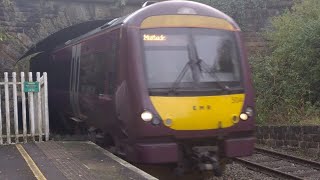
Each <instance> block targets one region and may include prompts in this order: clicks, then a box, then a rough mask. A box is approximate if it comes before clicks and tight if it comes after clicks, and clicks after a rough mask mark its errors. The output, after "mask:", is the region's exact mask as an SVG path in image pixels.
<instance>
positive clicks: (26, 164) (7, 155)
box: [0, 141, 156, 180]
mask: <svg viewBox="0 0 320 180" xmlns="http://www.w3.org/2000/svg"><path fill="white" fill-rule="evenodd" d="M0 179H1V180H24V179H26V180H29V179H30V180H45V179H53V180H68V179H69V180H83V179H85V180H100V179H101V180H102V179H103V180H109V179H110V180H114V179H115V180H127V179H130V180H144V179H156V178H155V177H153V176H151V175H149V174H147V173H146V172H144V171H142V170H140V169H138V168H136V167H134V166H133V165H131V164H129V163H127V162H126V161H124V160H122V159H120V158H118V157H117V156H115V155H113V154H111V153H110V152H108V151H107V150H105V149H102V148H101V147H99V146H97V145H96V144H94V143H92V142H88V141H85V142H84V141H49V142H42V143H29V144H17V145H7V146H0Z"/></svg>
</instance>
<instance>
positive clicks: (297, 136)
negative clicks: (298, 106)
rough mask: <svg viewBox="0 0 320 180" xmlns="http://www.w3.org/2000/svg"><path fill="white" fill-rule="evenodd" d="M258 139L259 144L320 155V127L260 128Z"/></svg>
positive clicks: (257, 131)
mask: <svg viewBox="0 0 320 180" xmlns="http://www.w3.org/2000/svg"><path fill="white" fill-rule="evenodd" d="M256 137H257V143H258V144H263V145H267V146H270V147H284V146H286V147H293V148H298V149H303V150H308V151H309V152H312V153H317V154H320V126H258V127H257V129H256Z"/></svg>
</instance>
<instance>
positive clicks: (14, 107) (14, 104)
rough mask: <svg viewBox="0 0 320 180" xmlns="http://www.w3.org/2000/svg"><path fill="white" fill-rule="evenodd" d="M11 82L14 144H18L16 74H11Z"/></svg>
mask: <svg viewBox="0 0 320 180" xmlns="http://www.w3.org/2000/svg"><path fill="white" fill-rule="evenodd" d="M12 82H13V109H14V114H13V117H14V132H15V135H16V143H18V142H19V137H18V134H19V128H18V127H19V126H18V101H17V74H16V73H15V72H13V73H12Z"/></svg>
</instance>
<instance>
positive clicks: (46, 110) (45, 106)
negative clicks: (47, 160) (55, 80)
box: [43, 72, 49, 141]
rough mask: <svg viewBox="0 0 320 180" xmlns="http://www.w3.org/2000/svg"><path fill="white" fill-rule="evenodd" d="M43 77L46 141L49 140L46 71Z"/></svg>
mask: <svg viewBox="0 0 320 180" xmlns="http://www.w3.org/2000/svg"><path fill="white" fill-rule="evenodd" d="M43 77H44V79H43V80H44V113H45V117H44V119H45V124H46V127H45V133H46V141H49V108H48V77H47V73H46V72H44V73H43Z"/></svg>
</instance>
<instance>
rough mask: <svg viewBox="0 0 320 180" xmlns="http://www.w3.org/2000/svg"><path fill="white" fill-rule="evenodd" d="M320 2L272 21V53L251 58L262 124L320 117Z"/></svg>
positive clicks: (299, 6) (307, 3) (305, 3)
mask: <svg viewBox="0 0 320 180" xmlns="http://www.w3.org/2000/svg"><path fill="white" fill-rule="evenodd" d="M319 9H320V1H319V0H303V1H302V3H296V4H295V5H294V6H293V8H292V9H291V10H290V11H286V12H285V13H284V14H282V15H281V16H278V17H274V18H273V19H272V21H271V22H272V29H270V30H268V31H266V32H265V34H264V36H265V37H266V38H267V39H268V40H269V47H270V51H269V52H271V53H269V54H268V55H267V56H263V55H260V56H256V57H252V58H251V64H252V66H253V74H254V82H255V88H256V92H257V109H258V113H259V114H258V120H259V121H260V122H270V121H272V122H280V123H284V122H288V123H306V122H308V123H312V122H319V117H320V116H319V115H320V108H319V107H320V59H319V58H320V11H319Z"/></svg>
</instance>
